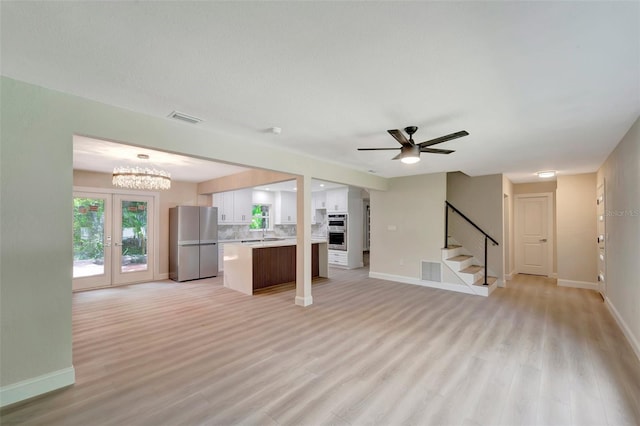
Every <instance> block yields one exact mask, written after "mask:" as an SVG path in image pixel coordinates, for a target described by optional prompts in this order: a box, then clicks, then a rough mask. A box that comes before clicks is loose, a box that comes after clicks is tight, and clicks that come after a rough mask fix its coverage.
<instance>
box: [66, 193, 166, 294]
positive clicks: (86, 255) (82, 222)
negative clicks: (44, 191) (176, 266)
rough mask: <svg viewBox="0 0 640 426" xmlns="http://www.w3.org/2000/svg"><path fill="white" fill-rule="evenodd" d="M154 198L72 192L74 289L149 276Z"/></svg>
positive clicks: (151, 268)
mask: <svg viewBox="0 0 640 426" xmlns="http://www.w3.org/2000/svg"><path fill="white" fill-rule="evenodd" d="M153 202H154V197H153V196H148V195H136V194H134V195H131V194H111V193H98V192H74V195H73V290H85V289H89V288H98V287H108V286H112V285H122V284H129V283H134V282H143V281H151V280H152V279H153V260H154V256H153V253H154V251H153V247H154V246H153V244H154V238H153V237H154V235H153V230H154V205H153Z"/></svg>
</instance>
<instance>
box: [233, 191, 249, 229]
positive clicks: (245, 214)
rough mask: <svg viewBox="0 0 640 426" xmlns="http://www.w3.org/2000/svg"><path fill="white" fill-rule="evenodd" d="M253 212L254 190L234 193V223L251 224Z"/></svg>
mask: <svg viewBox="0 0 640 426" xmlns="http://www.w3.org/2000/svg"><path fill="white" fill-rule="evenodd" d="M252 210H253V189H251V188H248V189H240V190H238V191H233V221H234V222H235V223H241V224H245V223H251V211H252Z"/></svg>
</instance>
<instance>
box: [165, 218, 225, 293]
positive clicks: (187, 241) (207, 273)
mask: <svg viewBox="0 0 640 426" xmlns="http://www.w3.org/2000/svg"><path fill="white" fill-rule="evenodd" d="M216 275H218V208H217V207H199V206H178V207H173V208H170V209H169V278H171V279H172V280H174V281H188V280H197V279H200V278H209V277H215V276H216Z"/></svg>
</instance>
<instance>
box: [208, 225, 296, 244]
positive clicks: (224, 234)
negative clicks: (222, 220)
mask: <svg viewBox="0 0 640 426" xmlns="http://www.w3.org/2000/svg"><path fill="white" fill-rule="evenodd" d="M264 235H265V236H266V237H278V238H286V237H295V236H296V225H274V227H273V231H267V232H265V234H264ZM256 236H259V237H262V232H261V231H250V230H249V225H218V239H219V240H220V241H224V240H243V239H250V238H256Z"/></svg>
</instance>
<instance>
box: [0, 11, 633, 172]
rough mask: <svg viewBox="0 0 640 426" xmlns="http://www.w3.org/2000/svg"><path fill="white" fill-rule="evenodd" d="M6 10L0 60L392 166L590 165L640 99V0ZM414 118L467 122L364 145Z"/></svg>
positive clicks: (6, 69) (290, 146)
mask: <svg viewBox="0 0 640 426" xmlns="http://www.w3.org/2000/svg"><path fill="white" fill-rule="evenodd" d="M1 8H2V10H1V12H2V13H1V24H2V25H1V36H2V37H1V39H2V41H1V43H2V44H1V52H2V56H1V59H2V62H1V67H2V74H3V75H5V76H8V77H12V78H15V79H19V80H23V81H27V82H30V83H34V84H38V85H41V86H44V87H49V88H52V89H56V90H61V91H64V92H69V93H72V94H76V95H79V96H83V97H86V98H90V99H95V100H98V101H101V102H105V103H108V104H113V105H117V106H120V107H123V108H127V109H131V110H135V111H140V112H143V113H146V114H150V115H154V116H159V117H166V115H167V114H169V113H170V112H171V111H173V110H178V111H182V112H185V113H187V114H190V115H194V116H197V117H200V118H202V119H204V122H203V123H201V124H198V126H202V127H206V128H209V129H211V130H212V131H216V132H222V133H228V134H233V135H236V136H240V137H243V138H247V139H252V140H255V141H258V142H262V143H264V144H268V145H273V146H278V147H281V148H284V149H287V150H299V151H301V152H304V153H306V154H308V155H313V156H316V157H320V158H324V159H327V160H328V161H334V162H336V161H337V162H340V163H342V164H344V165H346V166H349V167H353V168H356V169H359V170H363V171H367V170H374V171H375V172H376V173H378V174H379V175H381V176H403V175H412V174H420V173H431V172H441V171H453V170H462V171H464V172H465V173H468V174H470V175H483V174H490V173H502V172H504V173H506V174H507V175H508V176H509V177H511V178H512V179H513V180H514V181H529V180H531V179H532V177H533V175H532V174H533V173H534V172H535V171H537V170H548V169H556V170H559V172H560V173H580V172H590V171H594V170H596V169H597V167H598V166H599V165H600V164H601V163H602V162H603V161H604V160H605V158H606V156H607V155H608V154H609V153H610V152H611V150H612V149H613V148H614V147H615V145H616V144H617V143H618V142H619V141H620V139H621V138H622V136H623V135H624V133H625V132H626V131H627V130H628V129H629V127H630V126H631V124H632V123H633V121H634V120H635V119H637V117H638V115H640V30H639V28H640V3H639V2H6V1H3V2H1ZM408 125H417V126H419V127H420V129H419V130H418V133H417V134H416V136H415V138H416V141H418V142H419V141H423V140H426V139H431V138H434V137H438V136H441V135H444V134H448V133H451V132H454V131H458V130H463V129H464V130H467V131H468V132H469V133H470V136H467V137H465V138H461V139H457V140H455V141H451V142H447V143H443V144H441V145H438V146H437V147H438V148H443V149H454V150H457V152H456V153H454V154H451V155H448V156H443V155H429V154H423V155H422V160H423V161H421V162H420V163H418V164H415V165H405V164H402V163H400V162H399V161H390V158H391V157H393V156H394V155H395V152H394V151H386V152H385V151H380V152H358V151H356V148H358V147H396V146H399V145H398V143H397V142H395V141H394V140H393V139H392V138H391V136H389V135H388V134H387V133H386V130H387V129H394V128H403V127H405V126H408ZM272 126H278V127H281V128H282V129H283V131H282V134H281V135H279V136H275V135H273V134H270V133H267V132H265V129H268V128H270V127H272ZM130 142H131V143H135V141H130Z"/></svg>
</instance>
